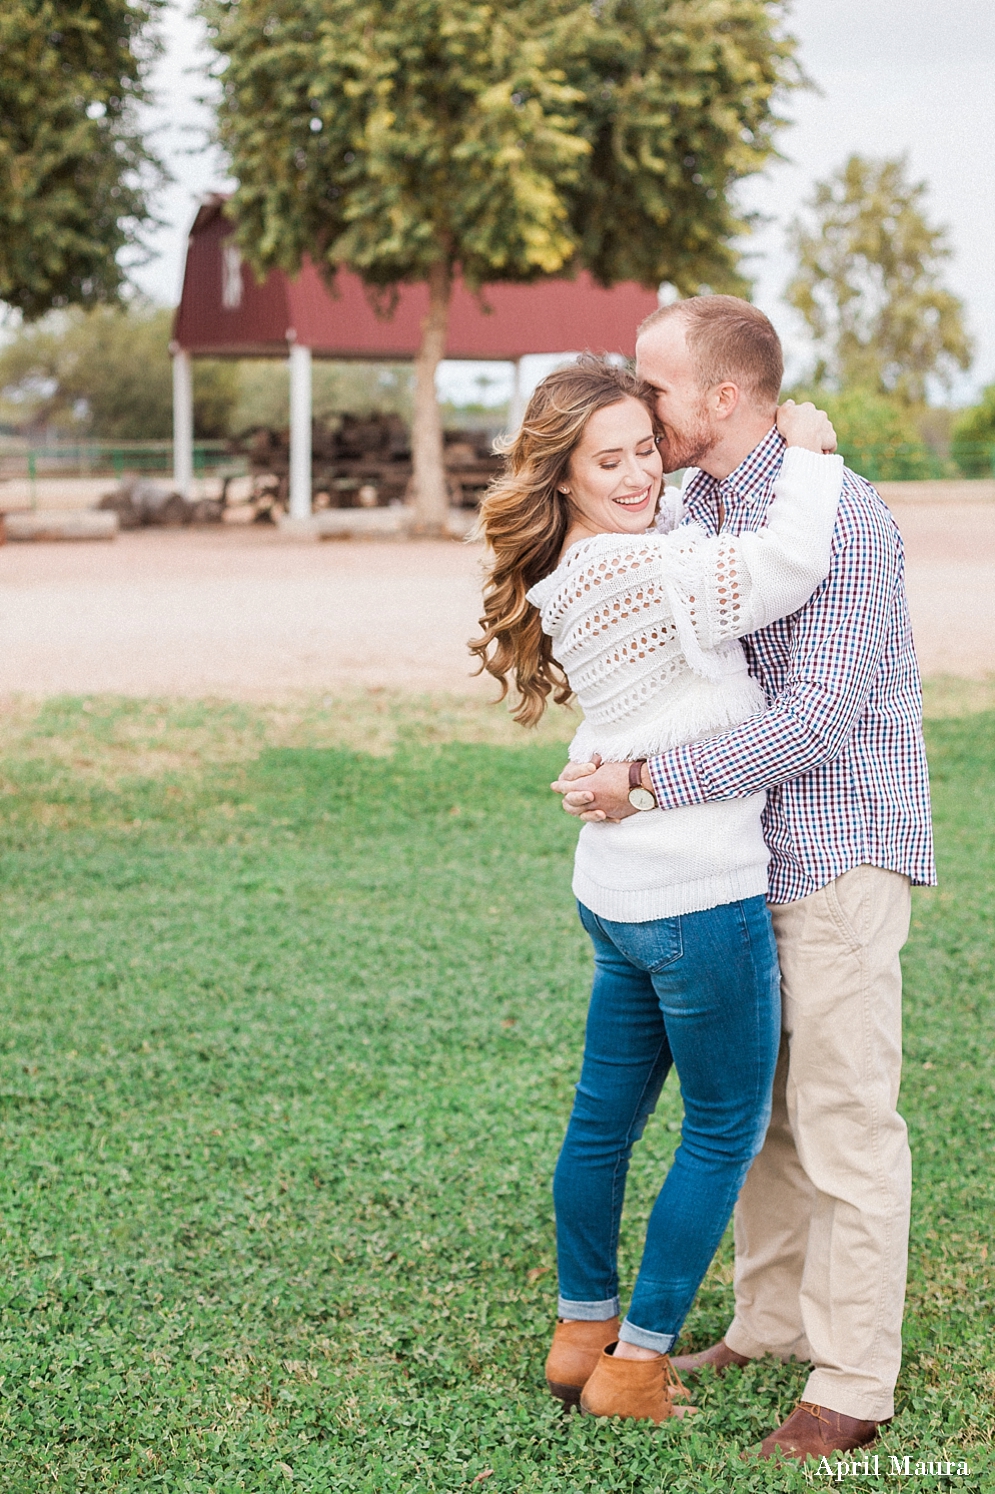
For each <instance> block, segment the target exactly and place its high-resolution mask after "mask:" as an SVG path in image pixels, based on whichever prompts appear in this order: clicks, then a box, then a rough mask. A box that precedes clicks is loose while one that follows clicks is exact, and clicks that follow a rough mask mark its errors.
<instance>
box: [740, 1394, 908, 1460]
mask: <svg viewBox="0 0 995 1494" xmlns="http://www.w3.org/2000/svg"><path fill="white" fill-rule="evenodd" d="M883 1425H884V1423H883V1422H878V1421H858V1420H857V1418H856V1417H855V1416H844V1415H843V1413H842V1412H841V1411H830V1410H829V1409H828V1407H826V1406H816V1405H815V1404H814V1403H813V1402H812V1401H800V1402H799V1403H798V1405H797V1406H796V1407H795V1409H794V1410H793V1411H792V1413H791V1415H790V1416H789V1417H788V1419H787V1421H786V1422H785V1423H784V1425H783V1426H779V1427H778V1429H777V1431H776V1432H771V1434H770V1436H769V1437H765V1438H764V1440H763V1442H762V1443H761V1444H760V1451H759V1453H758V1454H755V1455H754V1456H757V1457H761V1458H777V1457H782V1458H797V1459H798V1461H799V1462H801V1463H804V1461H805V1459H806V1458H825V1457H828V1455H829V1454H830V1453H836V1452H852V1451H853V1450H854V1448H857V1447H867V1446H868V1445H869V1444H870V1443H871V1442H873V1441H874V1439H875V1438H876V1437H877V1434H878V1427H879V1426H883ZM743 1456H744V1457H747V1456H749V1454H746V1453H744V1455H743Z"/></svg>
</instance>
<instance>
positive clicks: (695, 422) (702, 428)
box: [660, 394, 719, 472]
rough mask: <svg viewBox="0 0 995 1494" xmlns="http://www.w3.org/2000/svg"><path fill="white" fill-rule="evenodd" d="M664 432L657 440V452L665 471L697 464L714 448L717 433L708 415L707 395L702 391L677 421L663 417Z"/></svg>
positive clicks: (677, 469)
mask: <svg viewBox="0 0 995 1494" xmlns="http://www.w3.org/2000/svg"><path fill="white" fill-rule="evenodd" d="M661 421H662V424H663V436H662V437H661V440H660V455H661V456H662V458H663V467H664V471H665V472H677V471H679V470H680V468H682V467H696V466H697V465H698V464H699V463H700V462H701V460H702V459H703V458H704V457H706V456H707V455H708V453H709V452H710V451H713V450H714V449H715V446H716V444H717V442H718V439H719V438H718V434H717V432H716V431H715V430H713V428H712V422H711V420H710V419H709V414H708V405H707V398H706V396H705V395H704V394H702V395H701V398H700V400H699V401H698V405H697V408H696V409H695V411H694V413H693V414H692V415H689V416H688V417H687V418H686V420H684V422H683V423H682V424H680V425H674V424H672V423H671V422H670V421H666V420H662V417H661Z"/></svg>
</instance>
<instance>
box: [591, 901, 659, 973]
mask: <svg viewBox="0 0 995 1494" xmlns="http://www.w3.org/2000/svg"><path fill="white" fill-rule="evenodd" d="M580 921H581V923H582V924H583V925H584V927H585V929H586V930H587V932H588V933H589V934H590V936H591V938H592V939H593V941H594V943H595V946H597V944H598V942H599V940H602V939H604V940H607V941H608V942H609V943H610V944H613V945H614V946H615V948H616V949H617V950H618V952H619V954H620V955H623V956H624V957H625V959H627V960H628V961H629V963H630V965H635V967H636V969H637V970H645V971H646V972H647V974H649V975H655V974H656V972H657V971H658V970H665V969H666V967H667V966H668V965H673V964H675V963H676V961H677V960H679V959H681V958H682V956H683V954H684V941H683V938H682V934H681V920H680V917H676V918H651V919H650V920H649V921H648V922H647V923H614V922H613V921H612V920H611V919H610V918H598V917H596V916H595V914H593V913H592V912H591V910H590V908H585V907H584V906H583V905H581V909H580Z"/></svg>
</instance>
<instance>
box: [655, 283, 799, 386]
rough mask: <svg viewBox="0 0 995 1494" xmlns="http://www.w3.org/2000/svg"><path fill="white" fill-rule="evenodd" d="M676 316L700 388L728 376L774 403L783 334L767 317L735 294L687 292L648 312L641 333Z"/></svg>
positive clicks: (781, 372)
mask: <svg viewBox="0 0 995 1494" xmlns="http://www.w3.org/2000/svg"><path fill="white" fill-rule="evenodd" d="M672 317H679V318H680V320H681V322H682V323H683V325H684V334H685V337H686V338H687V345H688V352H689V353H690V354H691V364H692V367H693V368H694V374H695V378H696V380H697V381H698V384H699V386H700V387H701V388H702V389H712V388H714V386H715V385H716V384H722V383H724V382H725V381H726V380H727V379H728V380H729V382H730V383H733V384H738V385H739V387H740V388H741V389H742V391H743V393H744V394H746V395H747V397H748V398H751V399H753V400H755V401H756V402H757V403H758V404H770V403H773V404H777V399H778V395H779V394H780V392H781V381H782V379H783V378H784V357H783V354H782V352H781V339H780V338H779V337H778V335H777V333H776V332H775V331H774V328H773V325H772V324H771V322H770V320H769V318H768V317H766V316H764V314H763V312H762V311H759V310H758V309H757V307H756V306H751V305H750V303H749V301H742V300H740V298H739V297H738V296H691V297H690V298H689V299H688V300H686V301H674V302H672V303H671V305H669V306H661V307H660V308H659V309H658V310H657V311H654V312H651V313H650V315H649V316H648V317H647V318H646V320H645V321H644V322H642V323H641V324H640V327H639V331H638V332H637V334H636V335H637V337H642V335H643V333H644V332H648V331H649V330H650V328H651V327H655V326H656V325H657V323H658V322H662V321H666V320H667V319H669V318H672Z"/></svg>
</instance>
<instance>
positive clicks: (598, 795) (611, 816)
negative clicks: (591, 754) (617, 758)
mask: <svg viewBox="0 0 995 1494" xmlns="http://www.w3.org/2000/svg"><path fill="white" fill-rule="evenodd" d="M645 773H646V769H645V768H644V769H643V774H644V776H645ZM581 780H583V784H584V786H583V788H580V787H579V786H578V785H579V783H580V782H581ZM550 788H551V789H552V790H553V792H554V794H562V795H563V808H564V809H565V810H566V812H567V814H572V815H575V816H576V817H577V819H579V820H587V821H596V820H624V819H625V818H626V816H627V815H630V814H638V813H639V811H638V809H633V807H632V805H631V804H630V803H629V764H628V763H605V764H604V765H602V763H601V759H600V758H599V757H595V758H594V759H593V760H592V761H591V762H589V763H567V765H566V767H565V768H564V769H563V771H562V772H561V774H560V776H559V778H557V780H556V781H555V783H551V784H550Z"/></svg>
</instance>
